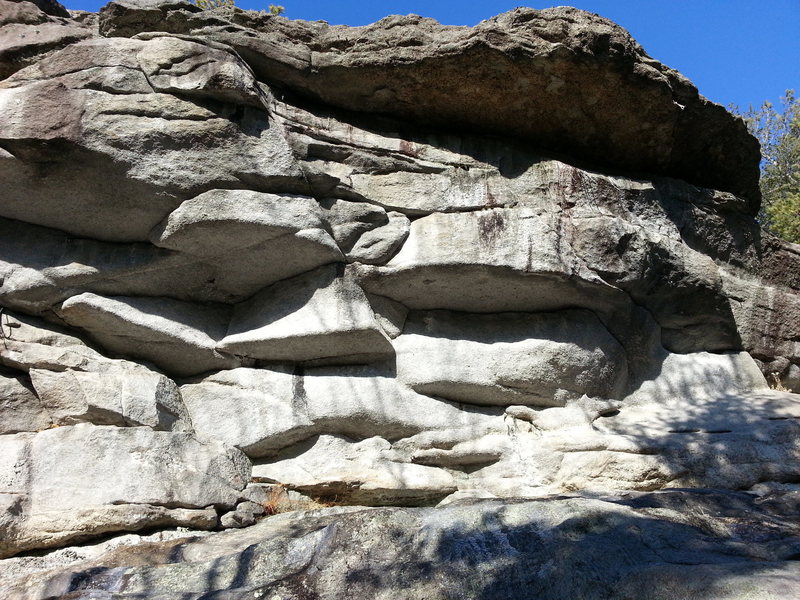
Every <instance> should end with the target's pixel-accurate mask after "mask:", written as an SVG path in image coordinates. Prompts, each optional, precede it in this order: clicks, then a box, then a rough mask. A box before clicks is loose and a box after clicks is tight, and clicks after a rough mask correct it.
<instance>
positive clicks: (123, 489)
mask: <svg viewBox="0 0 800 600" xmlns="http://www.w3.org/2000/svg"><path fill="white" fill-rule="evenodd" d="M0 445H2V452H0V460H1V461H2V466H0V485H2V497H3V498H4V505H5V506H4V511H5V512H4V516H3V519H2V525H0V527H2V531H3V536H2V540H3V542H2V546H1V547H0V553H2V555H6V556H7V555H9V554H14V553H16V552H20V551H22V550H28V549H31V548H42V547H52V546H60V545H64V544H65V543H67V542H69V541H72V540H76V541H77V540H80V539H86V538H89V537H93V536H97V535H98V534H102V533H106V532H110V531H120V530H123V531H124V530H137V529H142V528H145V527H151V526H165V525H172V524H176V525H194V526H197V525H200V526H201V528H202V527H210V526H214V525H215V524H216V517H215V516H213V514H212V513H213V511H212V513H209V512H208V511H204V510H200V509H204V508H205V507H208V506H210V505H219V506H222V507H225V506H233V505H234V504H236V500H237V499H238V496H239V490H242V489H243V488H244V487H245V485H246V484H247V482H248V480H249V477H250V463H249V462H248V461H247V459H246V458H245V456H244V455H243V454H242V453H241V452H240V451H238V450H236V449H234V448H231V447H229V446H226V445H224V444H222V443H219V442H206V443H200V442H198V441H197V440H196V439H194V438H193V437H191V436H190V435H188V434H185V433H171V432H158V431H153V430H152V429H150V428H149V427H109V426H95V425H90V424H80V425H74V426H65V427H58V428H56V429H50V430H47V431H43V432H40V433H19V434H16V435H5V436H0ZM174 509H180V510H177V512H176V511H175V510H174ZM212 517H213V518H212Z"/></svg>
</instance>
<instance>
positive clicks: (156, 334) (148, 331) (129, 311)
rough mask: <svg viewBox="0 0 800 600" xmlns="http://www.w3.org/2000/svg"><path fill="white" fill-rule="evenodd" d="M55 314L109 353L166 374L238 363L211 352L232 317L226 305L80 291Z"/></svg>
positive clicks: (233, 359) (187, 373)
mask: <svg viewBox="0 0 800 600" xmlns="http://www.w3.org/2000/svg"><path fill="white" fill-rule="evenodd" d="M59 314H60V315H61V317H62V318H63V319H64V320H65V321H66V322H67V323H69V324H70V325H73V326H75V327H79V328H81V329H83V330H85V331H87V332H88V333H89V334H90V335H91V336H92V337H93V338H94V339H95V340H97V341H98V342H99V343H100V344H101V345H102V346H103V347H105V348H107V349H108V350H111V351H112V352H118V353H120V354H124V355H126V356H134V357H138V358H142V359H144V360H148V361H151V362H153V363H155V364H156V365H158V366H159V367H161V368H162V369H164V370H165V371H167V372H168V373H175V374H177V375H195V374H197V373H202V372H204V371H210V370H212V369H224V368H233V367H237V366H240V365H241V364H242V363H241V360H239V359H238V358H236V357H234V356H232V355H230V354H227V355H223V354H221V353H219V352H218V351H217V350H216V348H215V345H216V344H217V341H218V340H220V339H222V337H223V336H224V334H225V329H226V327H227V324H228V319H229V318H230V314H231V312H230V310H229V307H227V306H202V305H199V304H190V303H188V302H181V301H179V300H171V299H168V298H130V297H127V298H126V297H116V298H106V297H103V296H99V295H97V294H91V293H84V294H79V295H77V296H73V297H72V298H69V299H68V300H66V301H65V302H64V303H63V304H62V305H61V308H60V310H59Z"/></svg>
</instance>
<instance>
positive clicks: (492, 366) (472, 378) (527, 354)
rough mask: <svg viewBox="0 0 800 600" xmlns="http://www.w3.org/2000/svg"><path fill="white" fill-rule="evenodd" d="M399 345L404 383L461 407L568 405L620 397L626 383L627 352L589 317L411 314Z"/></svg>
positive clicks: (400, 374) (578, 314)
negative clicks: (594, 398) (575, 401)
mask: <svg viewBox="0 0 800 600" xmlns="http://www.w3.org/2000/svg"><path fill="white" fill-rule="evenodd" d="M393 345H394V347H395V351H396V352H397V378H398V380H399V381H401V382H403V383H405V384H406V385H409V386H410V387H411V388H413V389H414V390H416V391H418V392H420V393H423V394H429V395H431V396H439V397H442V398H447V399H450V400H454V401H458V402H469V403H474V404H500V405H509V404H529V405H534V406H563V405H564V404H565V403H566V401H567V400H570V399H577V398H580V397H581V396H583V395H588V396H600V397H605V398H614V397H618V396H619V395H620V393H621V392H622V390H623V389H624V387H625V385H626V380H627V368H626V359H625V352H624V350H623V348H622V346H620V345H619V342H617V340H616V339H614V337H613V336H612V335H611V334H610V333H609V332H608V330H607V329H606V328H605V327H604V326H603V324H602V323H601V322H600V321H599V320H598V319H597V317H596V316H595V315H594V314H593V313H591V312H589V311H577V310H573V311H560V312H553V313H503V314H498V315H481V314H464V313H451V312H446V311H428V312H424V311H420V312H412V313H411V315H410V316H409V318H408V319H407V320H406V323H405V328H404V329H403V334H402V335H400V336H399V337H398V338H396V339H395V340H394V342H393Z"/></svg>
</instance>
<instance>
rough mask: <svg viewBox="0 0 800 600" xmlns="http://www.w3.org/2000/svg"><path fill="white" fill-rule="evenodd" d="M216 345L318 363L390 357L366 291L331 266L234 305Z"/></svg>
mask: <svg viewBox="0 0 800 600" xmlns="http://www.w3.org/2000/svg"><path fill="white" fill-rule="evenodd" d="M216 347H217V349H218V350H219V351H221V352H226V353H232V354H237V355H241V356H247V357H250V358H254V359H258V360H263V361H270V362H277V361H283V362H301V363H316V364H349V363H363V362H372V361H376V360H380V359H384V358H387V357H389V356H391V354H392V346H391V344H390V343H389V338H388V337H387V336H386V334H385V333H384V332H383V330H382V329H381V327H380V325H379V324H378V322H377V321H376V319H375V315H374V313H373V312H372V308H371V307H370V305H369V302H368V301H367V298H366V296H365V295H364V292H363V291H362V290H361V288H360V287H358V285H357V284H356V283H355V281H354V280H353V279H352V276H350V275H349V274H347V273H344V274H343V273H341V270H340V268H339V267H337V266H335V265H332V266H326V267H320V268H319V269H316V270H314V271H311V272H309V273H306V274H303V275H299V276H297V277H294V278H292V279H289V280H284V281H281V282H279V283H277V284H274V285H272V286H270V287H268V288H266V289H265V290H263V291H261V292H259V293H258V294H257V295H255V296H254V297H253V298H251V299H250V300H248V301H247V302H244V303H242V304H239V305H237V306H236V308H235V310H234V312H233V318H232V319H231V323H230V326H229V327H228V333H227V335H226V336H225V337H224V338H223V339H222V340H221V341H220V342H219V343H218V344H217V346H216Z"/></svg>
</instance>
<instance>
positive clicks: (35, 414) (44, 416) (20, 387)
mask: <svg viewBox="0 0 800 600" xmlns="http://www.w3.org/2000/svg"><path fill="white" fill-rule="evenodd" d="M52 424H53V420H52V417H51V416H50V414H49V412H48V410H47V409H46V408H45V407H44V406H43V405H42V403H41V402H40V400H39V398H38V397H37V396H36V393H35V392H34V390H33V386H32V385H31V381H30V379H29V378H27V377H24V376H23V375H22V374H21V373H19V374H17V373H14V372H13V371H0V435H2V434H6V433H19V432H21V431H39V430H41V429H47V428H48V427H50V425H52Z"/></svg>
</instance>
